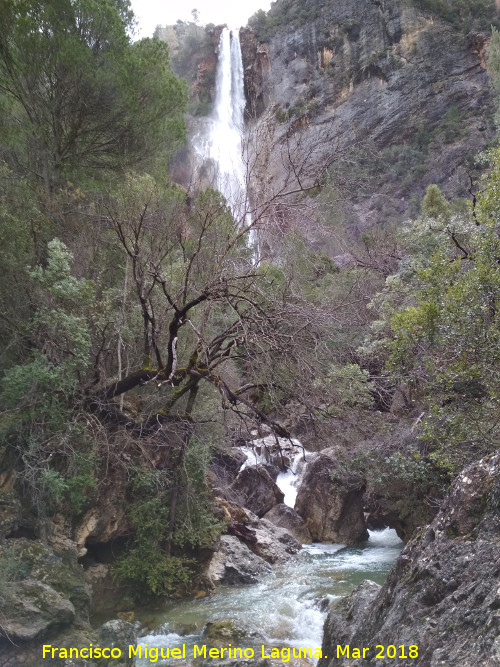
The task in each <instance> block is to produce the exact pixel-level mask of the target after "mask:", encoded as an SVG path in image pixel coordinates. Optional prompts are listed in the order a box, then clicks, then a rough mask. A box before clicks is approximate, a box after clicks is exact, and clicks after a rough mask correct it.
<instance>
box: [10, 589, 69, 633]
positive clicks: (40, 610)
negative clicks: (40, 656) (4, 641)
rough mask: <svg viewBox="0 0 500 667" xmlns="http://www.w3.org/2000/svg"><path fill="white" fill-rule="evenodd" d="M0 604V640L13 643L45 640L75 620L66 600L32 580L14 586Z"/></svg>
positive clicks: (59, 594)
mask: <svg viewBox="0 0 500 667" xmlns="http://www.w3.org/2000/svg"><path fill="white" fill-rule="evenodd" d="M2 603H3V604H2V612H3V613H2V625H1V626H0V636H2V637H7V638H8V639H10V640H12V641H14V642H16V641H19V642H27V641H31V640H33V639H39V638H42V637H45V636H47V635H48V634H49V632H54V631H55V630H61V629H62V628H66V627H68V626H69V625H70V624H71V623H72V622H73V621H74V619H75V608H74V607H73V605H72V604H71V602H70V601H69V600H68V599H67V598H65V597H64V596H63V595H61V593H58V592H57V591H55V590H54V589H53V588H52V587H51V586H48V585H47V584H44V583H42V582H41V581H36V580H34V579H26V580H24V581H20V582H17V583H16V586H15V593H14V591H12V597H11V595H9V593H7V594H6V595H4V597H3V598H2Z"/></svg>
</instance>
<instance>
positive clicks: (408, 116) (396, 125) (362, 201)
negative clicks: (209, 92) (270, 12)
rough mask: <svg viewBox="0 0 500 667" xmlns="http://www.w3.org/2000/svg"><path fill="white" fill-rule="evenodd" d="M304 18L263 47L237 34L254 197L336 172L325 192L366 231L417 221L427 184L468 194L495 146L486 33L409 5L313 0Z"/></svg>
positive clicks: (248, 32) (252, 35)
mask: <svg viewBox="0 0 500 667" xmlns="http://www.w3.org/2000/svg"><path fill="white" fill-rule="evenodd" d="M281 4H286V3H284V2H282V3H281ZM289 4H290V3H289ZM310 5H311V6H310ZM313 5H314V7H313ZM301 17H302V18H301V19H300V20H295V21H294V22H291V23H288V24H287V22H284V23H282V24H281V25H280V26H279V27H277V28H274V34H273V35H272V36H271V37H269V38H268V39H267V42H266V43H263V42H261V41H260V40H259V39H258V37H257V34H256V32H254V31H253V30H252V29H245V30H243V31H242V45H243V46H242V48H243V56H244V64H245V66H246V70H245V72H246V89H247V97H248V110H249V114H250V115H251V116H252V120H251V121H250V123H249V133H250V135H252V136H253V137H257V138H256V140H255V141H256V143H257V159H256V166H255V169H254V171H253V174H252V186H253V194H254V197H255V198H256V199H257V200H259V201H262V200H265V199H269V197H270V196H273V195H275V194H276V193H278V192H280V197H282V192H283V190H286V189H290V190H297V189H298V190H300V189H307V188H308V187H310V186H311V185H315V179H316V178H317V175H318V172H319V171H321V169H322V168H323V167H324V166H327V165H329V166H330V170H329V174H330V177H329V179H326V181H325V180H323V183H325V182H328V183H329V185H330V186H331V187H332V188H334V189H336V190H340V191H343V192H344V194H347V195H348V197H347V199H348V200H349V201H348V202H347V203H346V202H345V199H346V198H345V197H342V199H343V204H342V206H343V209H344V213H343V215H344V220H345V221H346V222H347V223H349V224H350V226H351V227H352V225H356V226H358V227H359V228H361V229H362V228H365V227H366V226H367V225H369V224H373V223H378V222H386V221H392V220H394V221H401V219H404V217H405V216H407V215H415V214H416V213H417V211H418V204H417V201H418V199H419V198H420V197H421V196H422V194H423V192H424V189H425V187H426V186H427V185H428V184H429V183H437V184H439V185H440V186H441V187H442V189H443V190H444V192H445V193H446V194H447V195H449V196H469V190H470V187H471V180H470V177H471V175H472V174H473V171H474V169H473V166H472V157H471V156H474V155H475V154H477V152H478V151H480V150H481V149H483V148H484V147H485V146H486V145H487V143H488V141H489V140H490V139H491V137H492V123H491V115H492V91H491V88H490V85H489V81H488V75H487V72H486V61H485V47H486V45H487V41H488V36H487V34H485V33H480V32H477V31H475V32H474V31H473V32H469V33H468V34H464V32H463V30H462V31H461V30H460V29H459V28H458V27H457V26H456V25H452V24H451V23H450V22H446V21H444V20H443V19H441V18H439V17H438V16H437V15H434V14H432V13H431V12H429V11H426V10H424V9H422V8H421V3H418V4H417V3H416V2H411V1H410V0H406V1H403V2H400V1H396V0H335V1H334V0H321V2H319V3H318V2H307V3H305V6H304V8H303V13H301ZM257 32H258V31H257ZM261 33H262V31H261ZM298 133H300V134H301V135H302V139H301V151H302V155H304V153H305V152H307V151H309V156H308V161H307V168H304V163H303V161H302V162H301V163H300V167H299V170H300V168H301V169H302V178H301V179H298V178H296V179H295V180H293V179H290V168H289V165H287V164H284V160H283V156H284V155H288V154H289V152H290V151H289V147H290V145H291V143H292V144H293V141H296V137H297V134H298ZM292 153H293V150H292ZM308 176H309V178H308ZM287 179H288V182H287V183H285V181H287ZM299 180H300V182H299ZM292 181H293V182H292ZM314 193H315V194H316V193H317V191H316V190H315V191H314ZM303 194H304V193H303Z"/></svg>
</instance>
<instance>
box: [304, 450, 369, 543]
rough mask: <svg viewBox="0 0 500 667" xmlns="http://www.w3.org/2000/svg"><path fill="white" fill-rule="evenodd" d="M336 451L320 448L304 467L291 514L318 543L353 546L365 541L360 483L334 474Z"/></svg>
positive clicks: (366, 536)
mask: <svg viewBox="0 0 500 667" xmlns="http://www.w3.org/2000/svg"><path fill="white" fill-rule="evenodd" d="M336 457H337V450H336V448H335V447H329V448H328V449H324V450H323V451H322V452H321V453H320V454H319V456H318V457H317V458H315V459H314V460H313V461H312V462H311V463H309V465H308V466H307V468H306V472H305V474H304V479H303V480H302V483H301V485H300V487H299V491H298V494H297V500H296V502H295V511H296V512H297V513H298V514H299V515H300V516H301V517H303V519H304V520H305V522H306V524H307V527H308V529H309V532H310V534H311V538H312V540H313V541H318V542H341V543H343V544H355V543H356V542H361V541H363V540H366V539H367V538H368V532H367V530H366V526H365V520H364V514H363V492H364V488H365V487H364V481H363V480H360V479H359V478H357V477H355V476H354V475H352V474H350V473H341V474H340V475H338V474H337V463H336V462H337V458H336Z"/></svg>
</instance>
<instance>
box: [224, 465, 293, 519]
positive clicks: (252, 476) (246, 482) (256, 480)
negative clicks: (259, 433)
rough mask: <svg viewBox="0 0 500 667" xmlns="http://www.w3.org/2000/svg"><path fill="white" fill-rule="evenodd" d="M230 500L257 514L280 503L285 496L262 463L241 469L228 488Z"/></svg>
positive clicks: (260, 515) (261, 513) (263, 512)
mask: <svg viewBox="0 0 500 667" xmlns="http://www.w3.org/2000/svg"><path fill="white" fill-rule="evenodd" d="M228 495H229V499H230V500H234V501H236V502H237V503H239V504H240V505H243V507H245V508H248V509H249V510H251V511H252V512H254V513H255V514H257V516H259V517H262V516H264V514H266V512H269V510H270V509H271V508H272V507H274V506H275V505H277V504H278V503H282V502H283V500H284V498H285V496H284V495H283V492H282V491H280V489H279V487H278V486H277V485H276V484H275V482H274V481H273V479H272V477H271V476H270V475H269V473H268V471H267V470H266V469H265V467H264V466H262V465H256V466H249V467H248V468H245V469H244V470H242V471H241V472H240V473H239V474H238V476H237V477H236V479H235V480H234V482H233V483H232V484H231V486H230V487H229V489H228Z"/></svg>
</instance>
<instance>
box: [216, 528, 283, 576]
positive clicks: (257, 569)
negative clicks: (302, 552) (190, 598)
mask: <svg viewBox="0 0 500 667" xmlns="http://www.w3.org/2000/svg"><path fill="white" fill-rule="evenodd" d="M271 572H272V570H271V567H270V566H269V565H268V564H267V563H266V561H265V560H264V559H262V558H261V557H260V556H257V555H256V554H254V553H252V551H250V549H249V548H248V546H247V545H246V544H244V543H243V542H240V540H239V539H238V538H237V537H234V536H233V535H223V536H222V537H221V548H220V550H219V551H217V552H216V553H215V554H214V555H213V557H212V559H211V561H210V563H209V566H208V569H207V575H208V577H210V579H211V580H212V581H213V582H214V583H216V584H229V585H240V584H256V583H258V581H259V579H260V578H261V577H262V576H264V575H266V574H270V573H271Z"/></svg>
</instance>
